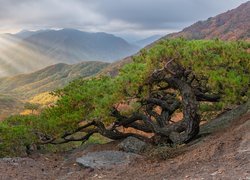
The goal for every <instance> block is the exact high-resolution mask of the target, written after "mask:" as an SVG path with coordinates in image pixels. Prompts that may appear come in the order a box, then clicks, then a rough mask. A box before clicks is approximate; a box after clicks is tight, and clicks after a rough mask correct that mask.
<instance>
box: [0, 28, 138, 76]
mask: <svg viewBox="0 0 250 180" xmlns="http://www.w3.org/2000/svg"><path fill="white" fill-rule="evenodd" d="M0 44H1V45H2V46H0V63H1V66H0V76H10V75H15V74H20V73H27V72H31V71H35V70H38V69H41V68H44V67H46V66H48V65H53V64H57V63H67V64H74V63H79V62H83V61H104V62H112V61H115V60H119V59H122V58H124V57H126V56H129V55H132V54H134V53H135V52H137V51H138V50H139V49H140V47H138V46H136V45H132V44H129V43H128V42H127V41H125V40H124V39H122V38H120V37H116V36H114V35H112V34H107V33H102V32H101V33H88V32H83V31H79V30H75V29H62V30H40V31H22V32H19V33H17V34H5V35H2V36H1V37H0Z"/></svg>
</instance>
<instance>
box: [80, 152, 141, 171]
mask: <svg viewBox="0 0 250 180" xmlns="http://www.w3.org/2000/svg"><path fill="white" fill-rule="evenodd" d="M140 157H141V156H140V155H137V154H133V153H126V152H122V151H99V152H91V153H88V154H86V155H84V156H82V157H80V158H77V159H76V162H77V163H78V164H79V165H81V166H83V167H86V168H93V169H112V168H113V167H115V166H120V165H122V166H126V165H129V164H130V163H131V162H132V161H133V160H135V159H137V158H140Z"/></svg>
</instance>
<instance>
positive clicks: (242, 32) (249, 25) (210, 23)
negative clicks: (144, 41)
mask: <svg viewBox="0 0 250 180" xmlns="http://www.w3.org/2000/svg"><path fill="white" fill-rule="evenodd" d="M176 37H185V38H188V39H213V38H219V39H222V40H239V39H242V40H247V41H250V1H248V2H246V3H244V4H242V5H240V6H239V7H237V8H236V9H233V10H230V11H227V12H225V13H222V14H220V15H217V16H215V17H212V18H208V19H207V20H206V21H199V22H197V23H195V24H193V25H191V26H189V27H187V28H185V29H183V31H181V32H178V33H173V34H170V35H167V36H165V38H176Z"/></svg>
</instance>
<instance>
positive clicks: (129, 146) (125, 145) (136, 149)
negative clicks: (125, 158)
mask: <svg viewBox="0 0 250 180" xmlns="http://www.w3.org/2000/svg"><path fill="white" fill-rule="evenodd" d="M146 147H147V143H145V142H144V141H141V140H140V139H137V138H135V137H127V138H126V139H124V140H123V141H122V142H121V143H120V144H118V148H119V149H120V150H123V151H125V152H131V153H140V152H142V151H144V150H145V148H146Z"/></svg>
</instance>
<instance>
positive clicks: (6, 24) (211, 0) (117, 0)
mask: <svg viewBox="0 0 250 180" xmlns="http://www.w3.org/2000/svg"><path fill="white" fill-rule="evenodd" d="M243 2H246V0H0V22H1V24H2V25H1V27H0V31H7V30H19V29H42V28H65V27H67V28H78V29H82V30H86V31H107V32H111V33H120V34H122V33H124V34H129V33H134V34H143V33H144V34H150V33H156V32H159V33H160V32H164V33H165V32H168V31H174V30H180V29H182V28H183V27H185V26H187V25H189V24H191V23H193V22H195V21H198V20H202V19H207V18H208V17H211V16H214V15H216V14H219V13H221V12H224V11H226V10H229V9H232V8H235V7H236V6H238V5H240V4H241V3H243Z"/></svg>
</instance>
